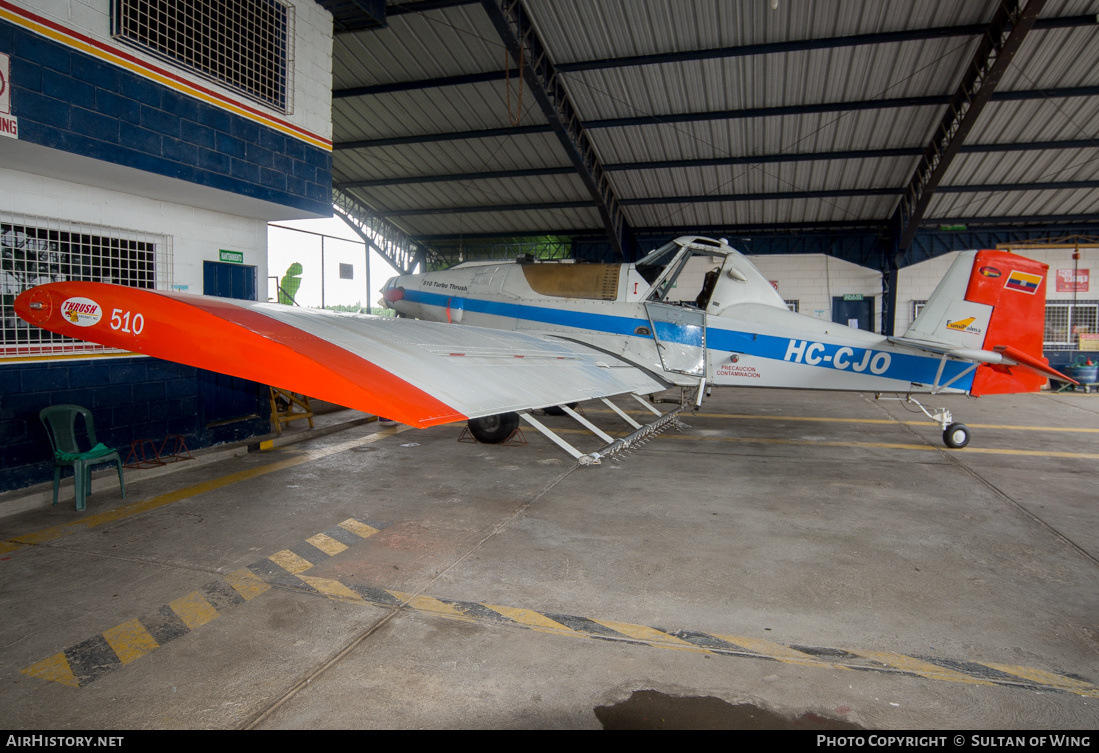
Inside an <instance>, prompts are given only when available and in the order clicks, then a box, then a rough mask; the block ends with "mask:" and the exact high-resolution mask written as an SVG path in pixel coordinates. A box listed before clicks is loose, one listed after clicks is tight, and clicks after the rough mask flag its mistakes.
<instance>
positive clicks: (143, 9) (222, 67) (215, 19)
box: [112, 0, 293, 112]
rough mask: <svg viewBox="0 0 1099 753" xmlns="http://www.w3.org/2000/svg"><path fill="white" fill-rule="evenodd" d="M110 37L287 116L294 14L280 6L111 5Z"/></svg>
mask: <svg viewBox="0 0 1099 753" xmlns="http://www.w3.org/2000/svg"><path fill="white" fill-rule="evenodd" d="M112 24H113V26H112V33H113V34H114V36H115V37H116V38H118V39H121V40H124V41H126V42H130V43H132V44H136V45H139V46H141V47H143V48H146V49H149V50H152V51H153V52H155V53H157V54H158V55H161V56H163V57H166V58H169V59H170V60H173V61H176V62H179V63H183V64H185V65H188V66H190V67H192V68H194V69H195V70H197V71H199V72H200V73H202V74H203V75H205V76H208V77H210V78H213V79H216V80H218V81H221V82H223V83H226V84H229V85H230V86H232V87H234V88H236V89H239V90H240V91H241V92H243V93H244V94H246V95H247V96H249V97H251V98H253V99H256V100H258V101H260V102H264V103H266V104H269V105H273V106H274V107H277V108H278V109H279V110H281V111H283V112H289V111H290V109H291V107H290V105H291V102H290V101H289V96H288V94H289V91H290V89H289V80H288V77H289V71H290V70H291V68H292V66H291V60H292V57H293V55H292V47H293V43H292V40H293V34H292V31H293V30H292V24H293V8H292V7H291V6H288V5H286V4H284V3H282V2H279V0H114V3H113V6H112Z"/></svg>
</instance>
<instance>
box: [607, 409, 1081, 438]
mask: <svg viewBox="0 0 1099 753" xmlns="http://www.w3.org/2000/svg"><path fill="white" fill-rule="evenodd" d="M587 412H588V413H608V414H613V413H614V412H613V411H609V410H598V409H591V410H588V411H587ZM626 412H627V413H635V414H637V415H645V413H644V412H643V411H626ZM682 415H683V417H684V418H687V417H690V416H698V417H699V418H735V419H737V420H747V421H819V422H821V423H839V424H882V425H888V424H905V425H907V426H938V424H936V423H935V422H934V421H902V420H900V419H891V418H890V419H887V418H834V417H831V416H761V415H759V414H753V413H693V412H692V413H684V414H682ZM966 426H968V427H969V428H971V429H1003V430H1005V431H1063V432H1070V433H1080V434H1099V429H1084V428H1078V427H1072V426H1016V425H1011V424H971V423H967V424H966Z"/></svg>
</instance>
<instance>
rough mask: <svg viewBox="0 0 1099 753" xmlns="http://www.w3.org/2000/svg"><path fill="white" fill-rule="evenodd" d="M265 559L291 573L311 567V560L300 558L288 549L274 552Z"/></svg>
mask: <svg viewBox="0 0 1099 753" xmlns="http://www.w3.org/2000/svg"><path fill="white" fill-rule="evenodd" d="M267 559H269V560H271V561H272V562H274V563H275V564H276V565H278V566H279V567H281V568H282V569H283V570H285V571H286V572H288V573H291V574H293V575H297V574H298V573H304V572H305V571H306V570H308V569H309V568H311V567H313V563H312V562H310V561H309V560H305V559H302V558H301V557H299V556H298V555H296V554H294V553H293V552H291V551H290V550H289V549H283V550H282V551H281V552H275V553H274V554H272V555H271V556H270V557H268V558H267Z"/></svg>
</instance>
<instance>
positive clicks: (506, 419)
mask: <svg viewBox="0 0 1099 753" xmlns="http://www.w3.org/2000/svg"><path fill="white" fill-rule="evenodd" d="M467 425H468V426H469V433H470V434H472V435H473V437H474V439H476V440H477V441H478V442H483V443H484V444H500V443H501V442H503V441H504V440H506V439H507V438H508V437H510V436H511V435H512V433H514V432H515V430H516V429H518V428H519V414H518V413H497V414H495V415H492V416H481V417H480V418H471V419H469V421H468V422H467Z"/></svg>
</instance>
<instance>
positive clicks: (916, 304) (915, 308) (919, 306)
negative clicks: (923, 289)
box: [912, 301, 927, 321]
mask: <svg viewBox="0 0 1099 753" xmlns="http://www.w3.org/2000/svg"><path fill="white" fill-rule="evenodd" d="M926 305H927V301H912V321H916V317H917V316H919V315H920V312H921V311H923V307H924V306H926Z"/></svg>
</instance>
